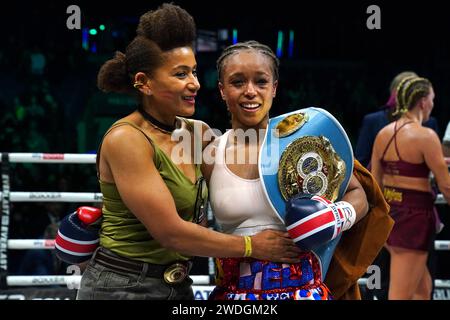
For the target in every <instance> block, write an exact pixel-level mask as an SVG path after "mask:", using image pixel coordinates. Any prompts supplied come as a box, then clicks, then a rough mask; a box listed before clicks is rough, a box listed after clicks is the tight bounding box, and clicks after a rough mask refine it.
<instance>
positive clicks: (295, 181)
mask: <svg viewBox="0 0 450 320" xmlns="http://www.w3.org/2000/svg"><path fill="white" fill-rule="evenodd" d="M258 169H259V175H260V177H261V182H262V185H263V189H264V191H265V194H266V196H267V198H268V199H269V202H270V204H271V205H272V207H273V209H274V210H275V212H276V213H277V214H278V216H279V217H280V218H281V220H282V221H283V222H284V221H285V216H286V202H287V200H288V199H290V198H292V197H293V196H295V195H298V194H312V195H319V196H322V197H324V198H326V199H328V200H330V201H333V202H334V201H337V200H340V199H341V198H342V196H343V195H344V194H345V191H346V190H347V187H348V184H349V181H350V178H351V175H352V172H353V150H352V146H351V144H350V141H349V139H348V137H347V134H346V132H345V130H344V128H342V126H341V124H340V123H339V122H338V121H337V120H336V118H334V117H333V116H332V115H331V114H330V113H329V112H328V111H326V110H324V109H320V108H314V107H311V108H305V109H300V110H297V111H294V112H290V113H286V114H283V115H280V116H278V117H274V118H271V119H269V124H268V127H267V132H266V135H265V139H264V141H263V144H262V147H261V152H260V155H259V164H258ZM339 239H340V235H339V236H338V237H336V238H335V239H333V240H331V241H329V242H327V243H325V244H323V245H320V246H318V247H317V248H315V249H313V250H312V251H313V253H314V254H315V255H316V256H317V258H318V260H319V263H320V265H321V270H322V278H323V279H324V278H325V275H326V273H327V271H328V266H329V264H330V261H331V258H332V256H333V253H334V250H335V248H336V245H337V243H338V241H339Z"/></svg>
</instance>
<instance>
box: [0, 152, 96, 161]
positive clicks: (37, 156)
mask: <svg viewBox="0 0 450 320" xmlns="http://www.w3.org/2000/svg"><path fill="white" fill-rule="evenodd" d="M8 156H9V162H10V163H95V159H96V157H97V155H96V154H83V153H8ZM0 161H1V160H0Z"/></svg>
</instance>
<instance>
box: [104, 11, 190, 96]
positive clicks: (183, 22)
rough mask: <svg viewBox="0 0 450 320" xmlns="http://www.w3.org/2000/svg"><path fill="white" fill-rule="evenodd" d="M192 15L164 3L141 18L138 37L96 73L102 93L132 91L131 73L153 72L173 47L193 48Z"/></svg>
mask: <svg viewBox="0 0 450 320" xmlns="http://www.w3.org/2000/svg"><path fill="white" fill-rule="evenodd" d="M195 30H196V28H195V23H194V19H193V18H192V16H191V15H190V14H189V13H188V12H187V11H186V10H184V9H182V8H180V7H179V6H176V5H173V4H168V3H165V4H163V5H162V6H160V7H159V8H158V9H157V10H153V11H149V12H147V13H144V14H143V15H142V16H141V17H140V21H139V25H138V27H137V31H136V32H137V36H136V37H135V38H134V39H133V40H132V41H131V43H130V44H129V45H128V46H127V48H126V50H125V53H122V52H120V51H117V52H116V53H115V55H114V57H113V58H112V59H110V60H108V61H106V62H105V63H104V64H103V65H102V67H101V68H100V71H99V73H98V76H97V86H98V88H99V89H100V90H102V91H104V92H117V93H134V92H136V90H135V89H134V88H133V82H134V76H135V74H136V73H138V72H144V73H146V74H147V75H149V76H151V75H152V72H153V71H154V70H155V69H156V68H158V67H159V66H161V64H162V63H163V53H164V52H166V51H169V50H171V49H174V48H178V47H184V46H189V47H192V45H193V42H194V40H195V36H196V32H195Z"/></svg>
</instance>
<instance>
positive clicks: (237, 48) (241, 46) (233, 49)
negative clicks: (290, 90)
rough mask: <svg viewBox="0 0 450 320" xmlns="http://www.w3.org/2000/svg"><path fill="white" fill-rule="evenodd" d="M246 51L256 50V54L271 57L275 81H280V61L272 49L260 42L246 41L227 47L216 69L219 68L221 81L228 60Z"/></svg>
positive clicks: (218, 72)
mask: <svg viewBox="0 0 450 320" xmlns="http://www.w3.org/2000/svg"><path fill="white" fill-rule="evenodd" d="M246 50H255V51H256V52H259V53H261V54H263V55H265V56H267V57H269V59H270V61H271V62H272V73H273V77H274V81H277V80H278V68H279V66H280V60H278V58H277V57H276V55H275V54H274V53H273V51H272V49H270V48H269V47H268V46H266V45H264V44H262V43H259V42H258V41H254V40H251V41H246V42H238V43H236V44H233V45H231V46H228V47H226V48H225V49H224V50H223V52H222V54H221V55H220V57H219V59H217V63H216V67H217V74H218V76H219V80H221V79H222V76H223V75H222V72H223V69H224V66H225V63H226V60H227V59H228V58H229V57H231V56H232V55H234V54H236V53H239V52H242V51H246Z"/></svg>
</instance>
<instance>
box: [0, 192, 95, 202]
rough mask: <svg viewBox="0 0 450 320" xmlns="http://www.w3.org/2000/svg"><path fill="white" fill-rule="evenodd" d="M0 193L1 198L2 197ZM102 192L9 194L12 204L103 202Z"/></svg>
mask: <svg viewBox="0 0 450 320" xmlns="http://www.w3.org/2000/svg"><path fill="white" fill-rule="evenodd" d="M2 194H3V193H2V192H0V198H1V196H2ZM102 199H103V196H102V194H101V193H100V192H52V191H49V192H47V191H43V192H22V191H12V192H10V193H9V201H10V202H102Z"/></svg>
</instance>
